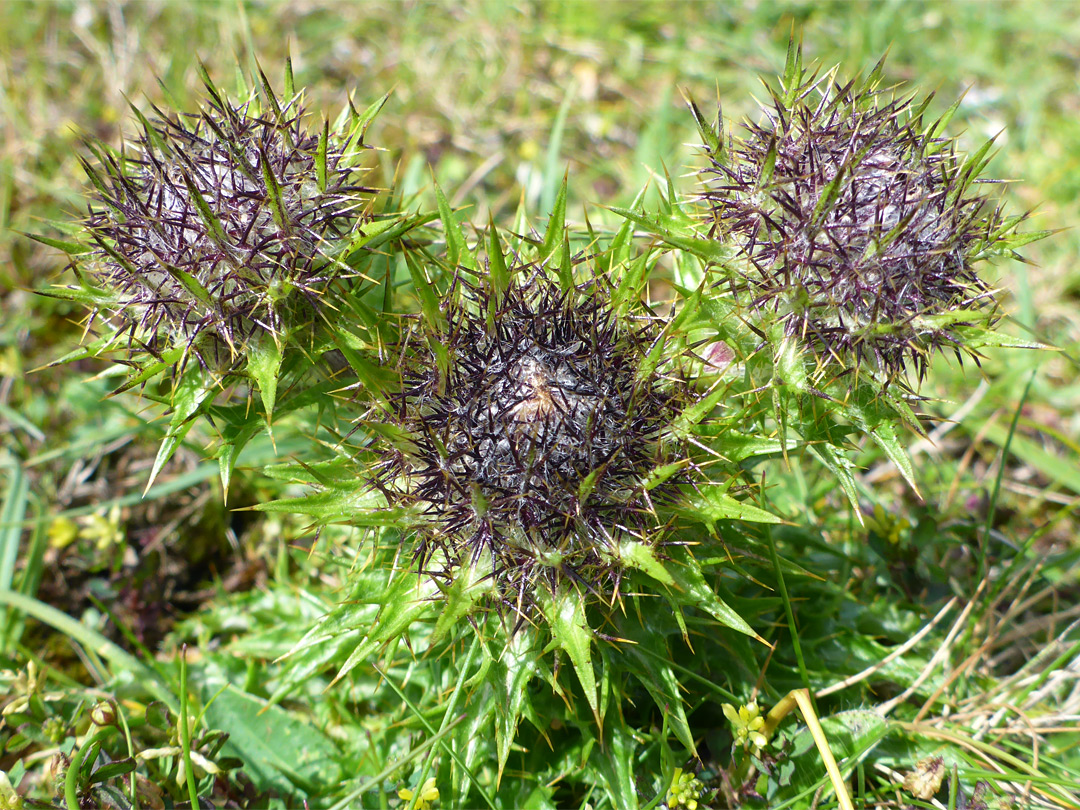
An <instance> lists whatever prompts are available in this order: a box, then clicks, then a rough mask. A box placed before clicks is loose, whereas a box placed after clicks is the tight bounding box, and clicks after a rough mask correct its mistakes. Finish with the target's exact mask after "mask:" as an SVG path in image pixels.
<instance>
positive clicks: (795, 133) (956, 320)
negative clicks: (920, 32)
mask: <svg viewBox="0 0 1080 810" xmlns="http://www.w3.org/2000/svg"><path fill="white" fill-rule="evenodd" d="M880 71H881V65H880V64H879V65H878V67H877V68H876V69H875V70H874V71H873V72H872V73H871V74H870V76H869V78H868V79H866V80H865V81H852V82H851V83H849V84H846V85H843V86H838V85H837V84H836V82H835V76H834V74H827V75H825V76H818V75H817V74H816V73H813V74H809V75H808V74H807V73H806V72H805V71H804V70H803V69H802V66H801V61H800V58H799V55H798V53H797V52H795V51H793V56H792V57H790V58H789V65H788V70H787V71H786V73H785V77H784V80H783V81H782V83H781V86H780V87H779V88H778V89H771V90H770V93H771V102H770V104H769V105H767V106H764V107H763V116H762V119H761V121H760V123H747V124H745V125H744V126H743V128H742V131H741V132H740V133H739V135H738V136H737V137H735V138H733V139H732V140H731V142H730V143H728V144H724V143H723V142H722V141H720V140H719V139H717V141H716V142H715V143H714V148H710V149H709V150H708V158H709V160H710V166H709V167H708V168H707V169H706V170H705V171H704V173H703V180H704V186H705V190H704V193H703V194H702V197H703V199H704V200H705V202H706V203H707V205H708V207H709V212H708V215H707V218H708V221H709V224H710V226H711V229H712V234H713V235H714V236H715V237H717V238H721V239H726V240H730V241H731V242H732V243H733V244H734V245H735V246H736V247H737V248H738V250H739V251H740V252H741V254H742V255H743V256H744V257H745V258H746V259H747V260H748V262H749V264H750V266H751V274H750V276H749V278H748V280H747V282H746V283H747V285H748V287H749V294H750V296H751V297H752V301H753V304H754V306H756V307H758V308H759V311H760V310H765V311H768V312H771V313H774V314H775V315H776V316H778V318H779V319H780V320H781V321H782V322H783V326H784V331H785V332H786V333H787V334H788V335H789V336H793V337H797V338H798V339H800V340H801V341H803V343H804V345H807V346H808V347H810V348H811V349H812V350H813V351H814V352H815V353H816V354H817V355H818V357H819V358H820V359H822V360H825V361H830V360H835V361H838V362H839V363H840V364H841V366H842V367H844V368H851V367H853V366H854V367H857V366H858V365H860V364H861V363H862V362H864V361H870V364H871V365H872V367H873V368H874V369H875V370H876V371H878V372H880V373H881V374H882V375H883V377H884V378H885V379H886V380H888V379H893V378H896V377H900V376H902V375H903V372H904V371H905V370H906V369H909V368H910V369H912V370H914V371H915V372H916V374H917V375H918V376H919V377H920V378H921V377H922V375H923V374H924V373H925V369H926V364H927V359H928V357H929V355H930V354H931V353H932V352H933V351H934V350H936V349H941V348H947V347H953V348H957V349H960V350H962V349H963V346H962V345H961V342H960V341H959V340H958V338H957V336H956V335H955V334H954V332H953V331H952V329H953V327H955V326H956V325H957V324H965V323H972V322H979V321H986V320H987V319H991V318H992V307H993V304H994V300H993V296H992V292H991V290H990V288H989V287H988V285H987V284H986V283H985V282H984V281H983V280H982V279H981V278H979V276H978V275H977V273H976V272H975V269H974V267H973V265H974V264H975V263H976V262H977V261H978V260H979V259H981V258H983V257H984V256H985V255H986V254H987V253H989V252H992V251H993V249H994V248H995V247H997V246H998V243H999V242H1001V241H1002V239H1003V238H1004V236H1005V233H1006V232H1007V231H1008V230H1010V229H1011V228H1010V227H1007V223H1003V220H1002V216H1001V213H1000V209H998V208H995V207H994V206H992V205H989V204H988V203H987V201H986V200H985V199H984V198H983V197H981V196H980V195H978V194H974V193H972V192H971V187H972V184H973V183H974V182H978V181H977V179H976V178H977V175H978V173H979V171H980V170H981V169H982V167H983V165H984V164H985V157H984V156H985V152H986V150H985V149H984V150H983V151H981V152H980V153H978V154H977V155H975V156H974V157H972V158H970V159H968V160H966V161H965V160H964V159H963V158H962V156H960V155H958V154H957V152H956V150H955V148H954V144H953V142H952V141H951V140H947V139H944V138H942V137H940V135H939V133H940V131H941V129H942V127H943V125H944V122H943V121H941V120H939V121H937V122H935V123H933V124H930V125H926V124H925V123H924V120H923V112H924V110H925V108H926V106H927V104H928V102H929V99H926V101H924V102H923V103H921V104H919V105H916V104H915V103H914V100H913V99H912V98H902V99H901V98H897V97H895V96H894V95H892V94H890V93H886V92H885V91H883V90H882V89H881V88H880V86H879V85H880ZM1013 224H1015V223H1013Z"/></svg>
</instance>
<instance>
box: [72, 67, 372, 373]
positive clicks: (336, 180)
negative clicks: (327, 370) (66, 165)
mask: <svg viewBox="0 0 1080 810" xmlns="http://www.w3.org/2000/svg"><path fill="white" fill-rule="evenodd" d="M208 89H209V90H210V97H211V98H210V101H209V102H208V104H207V105H206V107H205V108H204V109H203V110H202V111H201V112H200V113H198V114H192V115H180V116H166V115H164V114H162V113H160V112H159V113H158V114H159V118H158V119H157V120H156V121H154V122H152V123H151V122H149V121H146V120H145V119H143V132H142V134H141V136H140V137H138V138H137V139H135V140H133V141H130V142H128V143H127V144H126V145H125V147H124V150H123V154H122V155H120V156H117V155H114V154H110V153H107V152H104V151H103V154H102V155H101V167H100V168H94V167H92V166H90V165H89V164H87V167H86V168H87V171H88V173H89V174H90V176H91V179H92V180H93V181H94V185H95V188H96V191H97V195H96V198H95V200H94V201H93V202H92V203H91V210H90V217H89V221H88V232H89V235H90V236H91V238H92V239H93V241H94V243H95V245H96V248H95V250H94V252H93V253H92V254H91V258H90V261H89V262H84V263H83V264H84V266H87V267H88V269H89V271H90V275H91V276H92V278H93V279H94V280H95V281H96V282H97V283H99V284H100V285H101V286H103V287H105V288H106V289H109V290H111V291H113V293H114V294H115V297H116V302H115V304H114V305H113V306H112V307H111V309H112V310H113V313H114V317H116V318H118V319H119V321H120V326H121V328H126V329H129V330H130V331H131V334H132V336H133V337H137V338H138V339H139V340H140V341H141V342H143V343H144V344H145V345H146V346H147V347H148V348H149V349H150V350H151V351H152V352H155V353H156V352H159V351H161V350H163V349H166V348H169V347H171V346H176V345H179V346H182V347H183V348H184V350H185V351H187V350H188V349H194V351H195V352H196V353H197V355H198V356H199V358H200V359H201V361H202V362H203V363H206V364H210V365H213V366H221V365H222V364H228V363H230V362H231V360H232V359H233V358H234V357H235V356H237V355H238V354H239V353H240V351H239V350H240V349H241V348H242V347H243V346H244V345H245V343H246V341H247V340H248V339H250V338H251V337H252V336H253V335H256V334H257V333H268V334H272V335H273V336H274V337H275V339H277V338H278V337H279V336H280V335H282V334H283V333H288V332H290V331H292V330H295V329H296V328H297V327H298V326H302V325H304V324H305V323H306V324H310V322H311V321H312V319H313V317H314V314H315V312H316V311H317V310H318V307H319V303H320V297H321V296H322V295H323V293H324V291H325V289H326V287H327V285H328V284H329V283H330V282H331V280H332V279H333V278H334V277H335V276H337V275H340V272H341V271H340V268H339V267H338V266H336V264H335V262H334V260H333V259H334V254H335V253H338V252H340V250H341V246H342V244H343V240H347V238H348V237H349V235H350V234H351V233H352V231H353V229H354V228H355V227H356V225H357V224H358V223H359V222H360V221H362V219H363V216H364V213H365V205H366V203H367V201H368V200H369V198H370V192H371V191H372V190H371V189H368V188H366V187H364V186H363V185H361V184H360V180H359V174H358V171H357V169H355V168H354V165H355V163H356V161H354V160H353V155H351V154H347V153H346V151H345V149H344V148H343V147H342V146H341V145H340V144H338V143H337V140H336V139H335V138H334V137H332V136H331V135H330V134H329V130H328V128H327V129H324V130H323V131H322V133H321V134H315V133H311V132H309V131H308V130H307V129H306V128H305V127H304V124H303V117H304V115H303V110H302V108H301V107H300V104H299V98H294V99H292V100H291V101H290V102H289V103H287V104H284V105H283V106H281V105H279V104H278V102H277V100H276V99H275V100H273V102H272V103H271V104H269V105H268V106H269V108H270V109H268V110H265V111H263V112H261V113H259V112H258V111H257V109H256V104H255V102H254V101H251V102H248V103H245V104H241V105H239V106H233V105H232V104H231V103H230V102H228V101H226V100H224V99H223V98H222V96H220V95H219V94H218V93H217V91H216V90H215V89H214V88H212V87H210V86H208Z"/></svg>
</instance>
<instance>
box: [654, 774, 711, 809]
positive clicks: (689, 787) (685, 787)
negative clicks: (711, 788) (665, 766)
mask: <svg viewBox="0 0 1080 810" xmlns="http://www.w3.org/2000/svg"><path fill="white" fill-rule="evenodd" d="M704 789H705V786H704V785H703V784H702V783H701V780H700V779H698V778H697V777H696V776H694V774H692V773H683V769H682V768H676V769H675V773H674V774H672V777H671V787H670V788H668V792H667V796H666V797H665V800H664V801H665V803H666V804H667V806H668V808H675V807H685V808H686V810H698V799H699V798H700V797H701V791H702V790H704Z"/></svg>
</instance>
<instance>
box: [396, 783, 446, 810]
mask: <svg viewBox="0 0 1080 810" xmlns="http://www.w3.org/2000/svg"><path fill="white" fill-rule="evenodd" d="M397 795H398V798H399V799H401V800H402V801H404V802H407V801H409V800H411V799H412V797H413V792H412V791H411V790H410V789H409V788H402V789H401V790H399V791H398V792H397ZM438 800H439V789H438V788H437V787H435V777H434V776H431V777H428V779H427V781H426V782H424V784H423V785H422V786H421V788H420V796H419V797H418V798H417V799H416V810H428V808H429V807H431V805H432V804H434V803H435V802H437V801H438Z"/></svg>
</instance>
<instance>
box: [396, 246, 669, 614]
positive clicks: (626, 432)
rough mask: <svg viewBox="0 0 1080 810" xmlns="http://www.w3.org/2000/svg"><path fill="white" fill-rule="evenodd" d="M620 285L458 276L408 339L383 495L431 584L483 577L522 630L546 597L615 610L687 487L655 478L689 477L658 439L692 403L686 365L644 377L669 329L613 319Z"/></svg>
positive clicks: (631, 317) (516, 269)
mask: <svg viewBox="0 0 1080 810" xmlns="http://www.w3.org/2000/svg"><path fill="white" fill-rule="evenodd" d="M496 261H502V257H498V258H497V260H496ZM611 284H612V283H611V281H610V280H609V279H608V278H607V277H605V276H602V275H595V274H593V275H591V277H588V278H587V280H586V281H584V282H582V283H576V282H574V283H569V284H566V286H560V284H559V282H558V281H557V280H555V279H552V278H551V277H550V276H549V275H548V271H546V270H545V268H543V267H539V266H535V265H522V266H511V267H509V268H504V269H503V271H502V272H501V273H497V274H495V275H494V276H493V275H492V274H480V275H479V276H476V277H473V278H470V277H469V276H467V275H465V274H460V275H458V276H456V277H455V278H454V280H453V283H452V285H451V289H450V290H449V291H448V293H447V295H446V296H445V298H444V299H443V302H442V304H441V307H440V311H439V314H438V323H437V324H427V323H420V324H417V325H416V326H415V327H414V328H412V329H410V330H409V331H407V332H406V334H405V337H404V339H403V346H402V354H401V358H400V360H399V365H400V367H401V369H402V371H401V374H402V383H401V390H400V392H399V393H398V394H397V395H396V397H395V398H394V402H393V407H394V419H393V421H392V423H391V424H393V425H394V426H395V427H397V428H399V429H400V430H401V431H402V441H401V442H399V445H400V446H399V447H398V446H390V447H389V448H388V450H387V452H386V455H385V458H384V460H383V461H382V462H381V469H380V474H379V483H380V488H381V489H382V491H383V492H384V493H385V494H386V497H387V500H388V501H389V502H390V504H391V505H394V506H400V507H404V508H406V509H408V510H409V511H410V512H412V513H415V514H418V515H419V520H418V525H417V528H416V533H417V536H418V538H419V539H418V542H417V547H416V551H415V553H416V556H417V557H418V559H419V560H420V566H421V568H422V569H424V570H425V571H426V572H428V573H429V574H431V575H433V576H437V577H440V578H447V579H449V578H452V577H453V575H454V572H455V571H456V570H458V569H460V568H462V567H468V566H477V567H479V568H481V569H483V570H486V571H490V574H489V575H490V577H491V578H492V579H493V581H494V583H495V589H496V591H497V598H498V600H499V602H500V603H501V604H502V605H504V606H505V607H507V608H509V609H511V610H514V611H517V612H518V613H520V614H521V615H522V619H524V618H525V616H526V611H527V609H528V608H530V607H531V606H532V604H533V601H534V594H535V591H536V589H537V588H541V589H546V590H548V591H549V592H559V591H561V590H562V589H563V588H564V587H565V586H566V585H569V584H574V583H579V584H581V585H582V586H583V588H584V590H586V591H587V592H588V593H589V594H590V596H594V597H598V598H600V599H602V600H613V599H614V598H615V597H616V595H617V594H618V592H619V583H620V580H621V576H622V573H623V570H624V568H625V567H626V565H627V563H626V562H625V561H624V560H623V559H622V555H623V551H624V549H625V550H626V551H627V552H629V550H630V545H629V544H631V543H634V544H641V548H643V549H649V548H652V547H654V546H655V545H656V544H657V542H658V536H659V535H660V534H661V532H660V529H661V526H659V525H658V521H659V518H658V516H657V505H658V504H659V505H661V506H663V505H664V501H665V499H667V498H668V497H670V494H671V493H672V491H673V488H674V484H675V482H676V481H677V480H678V479H677V477H672V478H669V479H668V480H667V481H666V482H662V483H661V481H660V480H659V479H656V480H650V476H651V474H652V473H653V471H654V470H655V469H656V468H657V467H660V466H665V465H668V464H672V463H674V462H676V461H678V460H680V459H682V461H683V463H684V465H685V463H686V462H688V459H687V458H686V456H685V447H680V446H679V444H680V443H679V442H677V441H673V440H672V437H671V436H670V435H664V433H665V430H666V427H667V426H668V425H669V423H670V421H671V419H672V418H673V417H674V415H675V414H676V413H677V412H678V409H679V406H680V404H681V401H683V400H685V399H686V394H687V385H686V382H685V381H683V380H682V379H680V378H679V370H678V369H677V368H676V367H675V365H674V363H675V362H677V358H670V357H669V358H667V360H668V365H669V366H670V367H669V368H662V369H661V368H655V369H650V367H649V366H648V365H647V360H648V358H649V354H650V352H651V353H653V354H654V355H655V354H656V351H657V349H658V348H662V345H663V340H662V335H661V325H662V323H661V321H660V319H659V318H658V317H657V316H656V315H654V314H653V313H651V312H649V311H648V310H646V309H644V308H638V309H637V311H631V312H624V313H620V312H617V311H616V310H615V308H614V306H613V303H612V300H611V296H612V291H613V290H612V286H611ZM682 444H685V442H683V443H682ZM676 466H678V465H676Z"/></svg>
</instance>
